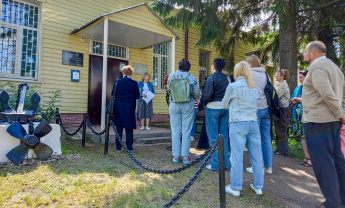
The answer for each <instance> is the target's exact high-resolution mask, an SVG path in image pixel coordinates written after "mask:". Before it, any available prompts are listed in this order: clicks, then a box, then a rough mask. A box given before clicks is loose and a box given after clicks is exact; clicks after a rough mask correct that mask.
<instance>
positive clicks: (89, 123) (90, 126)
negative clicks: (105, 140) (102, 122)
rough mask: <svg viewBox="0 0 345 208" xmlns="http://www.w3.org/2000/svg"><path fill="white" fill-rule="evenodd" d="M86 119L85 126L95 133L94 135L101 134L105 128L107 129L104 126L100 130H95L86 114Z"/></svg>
mask: <svg viewBox="0 0 345 208" xmlns="http://www.w3.org/2000/svg"><path fill="white" fill-rule="evenodd" d="M86 119H87V127H89V129H91V131H92V132H93V133H94V134H96V135H103V134H104V133H105V132H106V130H107V129H106V128H105V129H104V130H103V131H101V132H97V131H96V130H95V129H94V128H93V127H92V124H91V121H90V118H89V116H87V117H86Z"/></svg>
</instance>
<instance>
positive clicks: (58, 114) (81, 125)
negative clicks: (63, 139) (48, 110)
mask: <svg viewBox="0 0 345 208" xmlns="http://www.w3.org/2000/svg"><path fill="white" fill-rule="evenodd" d="M56 116H57V119H58V120H59V125H60V126H61V128H62V129H63V131H64V132H65V133H66V134H67V135H69V136H74V135H76V134H77V133H78V132H79V131H80V129H81V127H83V121H82V122H81V124H80V126H79V127H78V129H77V130H76V131H75V132H73V133H69V132H68V131H67V129H66V128H65V126H64V125H63V123H62V120H61V116H60V113H59V112H57V113H56Z"/></svg>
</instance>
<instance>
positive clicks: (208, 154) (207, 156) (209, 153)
mask: <svg viewBox="0 0 345 208" xmlns="http://www.w3.org/2000/svg"><path fill="white" fill-rule="evenodd" d="M56 116H57V124H59V125H60V126H61V128H62V129H63V131H64V132H65V133H66V134H67V135H69V136H74V135H76V134H77V133H78V132H79V131H80V130H81V129H82V147H85V138H86V126H87V127H88V128H89V129H91V131H92V132H93V133H94V134H96V135H103V134H105V142H104V155H106V154H108V146H109V129H110V127H109V125H111V127H112V128H113V130H114V132H115V137H116V139H117V140H118V141H119V142H120V143H121V145H122V146H123V147H124V149H125V151H126V153H127V154H128V156H129V157H130V159H131V160H132V161H133V162H134V163H135V164H137V165H138V166H140V167H141V168H143V169H144V170H147V171H150V172H154V173H158V174H173V173H178V172H181V171H183V170H186V169H187V168H190V167H192V166H194V165H196V164H197V163H199V162H200V161H201V160H203V162H202V164H201V165H200V167H199V168H198V170H197V171H196V172H195V173H194V174H193V176H192V178H190V179H189V181H188V182H187V184H186V185H185V186H183V187H182V189H181V190H180V191H179V192H178V193H177V194H176V195H175V196H174V197H172V198H171V199H170V200H169V201H168V202H167V203H166V204H164V205H163V206H162V207H164V208H166V207H171V206H172V205H174V204H175V203H176V202H177V201H178V200H179V199H180V198H181V197H183V195H184V194H185V193H186V192H187V191H188V190H189V188H190V187H191V186H192V185H193V184H194V183H195V181H196V180H197V179H198V178H199V177H200V175H201V173H202V172H203V171H204V170H205V168H206V166H207V165H208V164H209V163H210V162H211V159H212V157H213V154H214V153H215V152H216V151H218V161H219V196H220V197H219V198H220V207H221V208H224V207H226V196H225V168H224V136H223V135H221V134H219V135H218V142H215V144H214V145H213V146H212V147H210V148H209V149H208V150H206V151H205V152H204V153H203V154H202V155H200V156H199V157H197V158H195V159H194V160H192V161H191V162H190V163H189V164H186V165H183V166H181V167H179V168H175V169H171V170H160V169H154V168H151V167H149V166H147V165H145V164H143V163H142V162H140V161H139V160H138V159H136V158H135V157H134V156H133V155H132V154H131V152H130V151H129V150H128V149H127V147H126V145H125V144H124V143H123V141H122V139H121V137H120V135H119V134H118V133H117V130H116V126H115V124H114V123H113V122H112V120H110V119H109V117H110V116H109V114H107V117H106V127H105V129H104V130H103V131H101V132H97V131H96V130H95V129H94V128H93V126H92V124H91V121H90V119H89V117H88V115H87V114H86V113H84V116H83V121H82V123H81V124H80V125H79V127H78V128H77V130H76V131H74V132H72V133H71V132H68V131H67V129H66V128H65V126H64V125H63V122H62V119H61V116H60V113H59V109H58V108H57V109H56ZM86 123H87V124H86Z"/></svg>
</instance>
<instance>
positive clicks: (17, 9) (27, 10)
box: [0, 0, 40, 80]
mask: <svg viewBox="0 0 345 208" xmlns="http://www.w3.org/2000/svg"><path fill="white" fill-rule="evenodd" d="M39 22H40V14H39V6H37V5H34V4H31V3H28V2H25V1H20V0H17V1H11V0H2V2H1V22H0V26H1V29H0V30H1V31H0V76H1V77H7V78H19V79H32V80H37V78H38V66H39V62H38V58H39V57H38V55H39V48H38V40H39Z"/></svg>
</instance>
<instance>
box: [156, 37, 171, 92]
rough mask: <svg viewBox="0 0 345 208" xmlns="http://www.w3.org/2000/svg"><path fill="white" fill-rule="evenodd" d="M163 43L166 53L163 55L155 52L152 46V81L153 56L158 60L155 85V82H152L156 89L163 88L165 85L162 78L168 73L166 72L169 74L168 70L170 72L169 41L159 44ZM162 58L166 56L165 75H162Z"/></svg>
mask: <svg viewBox="0 0 345 208" xmlns="http://www.w3.org/2000/svg"><path fill="white" fill-rule="evenodd" d="M163 44H166V47H167V48H166V52H167V53H166V54H167V55H164V54H161V53H155V51H154V47H155V46H154V47H153V49H152V50H153V58H152V66H153V68H152V82H154V81H153V79H154V77H153V76H154V73H153V70H154V67H155V66H154V61H153V59H154V58H157V60H158V63H157V85H155V83H153V85H154V87H155V88H156V89H165V88H166V87H165V86H164V79H165V76H166V75H168V74H170V72H171V58H172V57H171V42H166V43H162V44H160V45H163ZM162 58H166V59H167V63H166V65H167V66H166V67H167V74H166V75H164V74H163V70H162Z"/></svg>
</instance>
